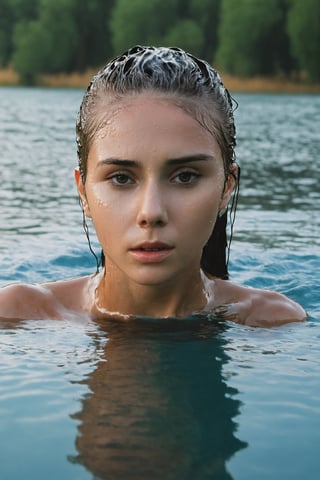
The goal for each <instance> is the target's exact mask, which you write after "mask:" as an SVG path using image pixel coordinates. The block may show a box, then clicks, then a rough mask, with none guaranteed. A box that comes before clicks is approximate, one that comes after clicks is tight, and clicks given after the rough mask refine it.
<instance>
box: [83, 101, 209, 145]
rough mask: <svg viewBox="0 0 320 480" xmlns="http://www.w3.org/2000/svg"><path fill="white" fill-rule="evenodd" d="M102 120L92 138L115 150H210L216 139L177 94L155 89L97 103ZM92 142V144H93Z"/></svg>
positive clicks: (94, 142) (95, 142)
mask: <svg viewBox="0 0 320 480" xmlns="http://www.w3.org/2000/svg"><path fill="white" fill-rule="evenodd" d="M100 108H101V111H100V112H99V115H100V116H101V119H102V122H101V125H100V128H98V130H97V131H96V134H95V136H94V139H93V145H94V144H96V145H97V144H100V145H102V143H103V144H104V145H105V147H106V148H107V147H108V148H111V147H112V149H115V150H118V151H124V150H127V151H130V150H132V149H134V148H135V149H139V148H141V149H143V148H147V149H149V150H150V149H153V148H155V147H157V148H163V149H164V148H167V149H168V148H169V146H171V147H172V150H174V149H183V150H186V151H188V152H189V153H190V150H191V152H192V151H193V150H194V153H195V152H196V151H197V152H198V153H199V149H200V150H203V149H206V150H211V151H212V150H214V151H215V153H217V148H218V146H217V142H216V139H215V137H214V135H212V133H211V132H210V131H209V130H208V129H207V128H205V127H204V126H203V125H202V124H201V123H200V122H199V121H198V119H197V118H196V116H195V115H193V114H192V113H191V112H190V111H189V110H190V109H189V106H187V107H186V106H185V104H184V103H182V101H181V99H180V98H179V97H176V96H174V95H170V96H169V95H164V94H158V93H153V92H152V93H150V92H146V93H140V94H135V95H127V96H124V97H123V98H121V100H120V101H119V100H118V101H116V102H115V101H112V102H110V103H109V105H108V106H105V107H103V106H101V107H100ZM93 145H92V146H93Z"/></svg>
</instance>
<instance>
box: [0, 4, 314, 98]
mask: <svg viewBox="0 0 320 480" xmlns="http://www.w3.org/2000/svg"><path fill="white" fill-rule="evenodd" d="M319 19H320V2H319V0H268V1H265V0H0V84H2V85H8V84H9V85H12V84H17V83H20V84H24V85H34V84H37V85H53V86H55V85H56V86H58V85H59V83H60V84H62V85H63V86H67V85H68V84H69V86H83V85H86V83H87V79H88V78H89V77H90V76H91V74H92V72H93V71H95V70H97V68H98V67H100V66H102V65H104V64H105V63H106V62H107V61H108V60H109V59H110V58H111V57H113V56H115V55H118V54H120V53H122V52H123V51H124V50H126V49H127V48H128V47H131V46H133V45H135V44H143V45H171V46H173V45H177V46H180V47H182V48H184V49H186V50H188V51H190V52H191V53H193V54H195V55H197V56H200V57H203V58H205V59H207V60H208V61H209V62H210V63H212V64H214V65H215V66H216V67H217V68H218V69H220V70H221V71H222V72H223V73H224V75H226V74H229V75H231V76H232V77H237V78H238V81H239V83H240V84H241V78H252V77H262V78H264V79H265V82H266V84H265V85H264V86H263V85H261V84H259V85H258V87H257V86H256V88H258V89H260V90H268V79H270V78H271V79H273V80H274V79H277V80H278V84H277V85H278V87H277V88H278V89H280V90H281V89H282V90H283V89H287V90H288V89H289V90H290V86H289V84H287V83H286V82H291V83H299V84H303V85H304V91H306V90H307V91H308V89H309V91H313V90H312V84H315V83H317V82H318V87H319V82H320V62H319V58H320V27H319ZM62 74H64V75H63V76H62ZM225 82H226V84H227V86H229V85H228V79H227V81H226V77H225ZM281 85H282V87H281ZM229 88H230V87H229ZM254 88H255V85H252V87H251V89H254ZM316 91H320V87H319V88H318V89H317V90H316Z"/></svg>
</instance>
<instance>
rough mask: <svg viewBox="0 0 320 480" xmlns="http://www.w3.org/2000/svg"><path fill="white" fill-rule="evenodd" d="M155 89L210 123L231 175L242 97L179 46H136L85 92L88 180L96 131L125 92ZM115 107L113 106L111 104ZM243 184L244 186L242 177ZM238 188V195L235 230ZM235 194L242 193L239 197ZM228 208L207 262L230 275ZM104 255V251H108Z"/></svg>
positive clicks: (82, 149)
mask: <svg viewBox="0 0 320 480" xmlns="http://www.w3.org/2000/svg"><path fill="white" fill-rule="evenodd" d="M146 91H150V92H153V93H158V94H159V95H160V96H163V97H164V98H166V99H168V100H169V101H171V102H172V103H174V104H176V105H177V106H179V107H181V108H182V109H184V110H185V111H186V112H187V113H189V114H190V115H191V116H193V117H194V118H195V119H196V120H197V121H198V122H199V123H200V124H201V125H202V126H203V127H204V128H206V129H207V130H208V131H209V132H210V133H211V134H212V135H213V136H214V137H215V139H216V141H217V142H218V144H219V147H220V150H221V153H222V158H223V164H224V171H225V181H227V178H228V176H229V175H230V174H231V175H233V173H232V166H233V165H234V164H235V151H234V149H235V145H236V131H235V125H234V117H233V111H234V108H235V106H236V102H235V101H234V100H233V99H232V97H231V96H230V94H229V92H228V90H227V89H226V88H225V87H224V85H223V83H222V81H221V78H220V75H219V73H218V72H217V71H216V70H215V69H214V68H212V67H211V66H210V65H209V64H208V63H207V62H206V61H204V60H200V59H198V58H196V57H194V56H193V55H191V54H189V53H187V52H185V51H183V50H182V49H180V48H176V47H142V46H135V47H133V48H131V49H129V50H128V51H126V52H124V53H123V54H122V55H120V56H118V57H116V58H115V59H114V60H112V61H110V62H109V63H108V64H107V65H106V66H105V67H104V68H102V69H101V70H100V71H99V72H98V73H97V75H95V76H94V77H93V79H92V81H91V83H90V85H89V86H88V88H87V90H86V92H85V95H84V97H83V100H82V103H81V106H80V110H79V114H78V118H77V125H76V133H77V152H78V160H79V170H80V174H81V178H82V181H83V183H84V184H85V182H86V176H87V160H88V154H89V150H90V147H91V145H92V142H93V140H94V137H95V134H96V133H97V132H98V131H99V130H100V129H101V128H103V126H105V125H106V123H107V121H108V118H110V117H108V115H110V111H111V112H112V111H114V107H115V106H117V105H119V103H120V102H121V101H122V99H124V98H128V96H130V95H138V94H140V93H142V92H146ZM111 107H113V108H111ZM236 180H237V182H236V183H237V186H238V180H239V179H236ZM237 193H238V190H237V188H236V193H235V195H234V197H233V202H232V207H231V212H233V215H231V214H230V218H231V236H232V228H233V222H234V214H235V208H236V200H237ZM234 199H236V200H235V201H234ZM226 226H227V212H224V213H223V214H222V215H221V216H219V217H218V218H217V220H216V224H215V226H214V229H213V232H212V234H211V236H210V238H209V240H208V242H207V244H206V245H205V247H204V249H203V253H202V258H201V267H202V268H203V269H204V270H205V271H206V272H208V273H210V274H212V275H214V276H217V277H220V278H225V279H227V278H228V267H227V264H228V258H229V251H230V241H229V247H228V254H226V249H227V235H226ZM102 261H104V256H103V254H102Z"/></svg>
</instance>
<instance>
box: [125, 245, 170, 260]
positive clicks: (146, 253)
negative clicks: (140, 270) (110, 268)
mask: <svg viewBox="0 0 320 480" xmlns="http://www.w3.org/2000/svg"><path fill="white" fill-rule="evenodd" d="M172 251H173V248H166V249H161V250H138V249H137V250H130V253H131V255H133V256H134V258H135V259H136V260H138V261H139V262H142V263H159V262H162V261H163V260H164V259H166V258H167V257H168V256H169V255H170V253H172Z"/></svg>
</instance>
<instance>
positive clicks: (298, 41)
mask: <svg viewBox="0 0 320 480" xmlns="http://www.w3.org/2000/svg"><path fill="white" fill-rule="evenodd" d="M290 5H291V8H290V11H289V14H288V19H287V22H288V33H289V37H290V41H291V48H292V54H293V55H294V57H295V58H296V59H297V61H298V65H299V67H300V68H302V69H303V70H304V71H305V72H306V74H307V75H308V78H309V80H315V81H317V80H320V60H319V59H320V2H319V0H303V1H301V0H291V1H290Z"/></svg>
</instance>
